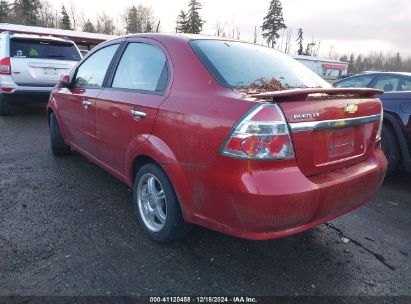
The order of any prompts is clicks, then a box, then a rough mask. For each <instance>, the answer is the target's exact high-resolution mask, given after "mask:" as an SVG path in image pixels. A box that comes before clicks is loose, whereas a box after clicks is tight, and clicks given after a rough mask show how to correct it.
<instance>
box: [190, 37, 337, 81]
mask: <svg viewBox="0 0 411 304" xmlns="http://www.w3.org/2000/svg"><path fill="white" fill-rule="evenodd" d="M190 45H191V47H192V48H193V49H194V51H195V52H196V54H197V55H198V56H199V58H200V59H201V61H202V62H203V64H204V65H205V66H206V68H207V69H208V70H209V71H210V73H211V74H213V76H214V77H215V78H216V79H217V80H218V81H219V83H220V84H221V85H223V86H225V87H233V88H241V87H248V86H250V85H252V84H253V83H255V82H258V81H260V80H261V79H264V80H267V81H271V80H272V79H275V80H277V81H279V82H280V83H281V84H282V86H283V87H284V88H329V87H331V85H330V84H328V83H327V82H326V81H325V80H323V79H322V78H321V77H319V76H318V75H317V74H315V73H314V72H312V71H311V70H310V69H308V68H306V67H305V66H304V65H302V64H301V63H299V62H297V61H296V60H295V59H293V58H291V57H290V56H288V55H285V54H283V53H281V52H279V51H276V50H273V49H270V48H268V47H264V46H259V45H253V44H249V43H242V42H232V41H222V40H192V41H191V42H190Z"/></svg>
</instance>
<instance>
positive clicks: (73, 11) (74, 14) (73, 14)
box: [68, 0, 79, 30]
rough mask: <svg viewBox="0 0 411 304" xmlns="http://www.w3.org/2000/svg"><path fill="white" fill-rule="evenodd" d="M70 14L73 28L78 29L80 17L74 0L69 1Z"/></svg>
mask: <svg viewBox="0 0 411 304" xmlns="http://www.w3.org/2000/svg"><path fill="white" fill-rule="evenodd" d="M68 14H69V16H70V18H71V22H72V25H73V29H74V30H76V29H77V26H78V19H79V17H78V12H77V8H76V5H75V4H74V2H73V0H70V2H69V6H68Z"/></svg>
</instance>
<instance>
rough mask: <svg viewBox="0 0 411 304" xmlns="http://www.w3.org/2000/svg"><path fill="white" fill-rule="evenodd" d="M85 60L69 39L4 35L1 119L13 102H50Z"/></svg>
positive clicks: (0, 69) (0, 37)
mask: <svg viewBox="0 0 411 304" xmlns="http://www.w3.org/2000/svg"><path fill="white" fill-rule="evenodd" d="M80 59H81V54H80V51H79V49H78V48H77V46H76V45H75V43H74V42H73V41H71V40H68V39H62V38H56V37H51V36H37V35H26V34H15V33H10V32H4V33H1V34H0V90H1V92H0V115H8V114H10V105H11V103H13V102H37V101H47V100H48V97H49V95H50V92H51V91H52V89H53V87H54V86H55V85H56V83H57V82H58V81H59V79H60V77H61V75H64V74H69V72H70V71H71V69H72V68H73V67H74V66H75V65H76V63H77V61H79V60H80Z"/></svg>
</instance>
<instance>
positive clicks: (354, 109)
mask: <svg viewBox="0 0 411 304" xmlns="http://www.w3.org/2000/svg"><path fill="white" fill-rule="evenodd" d="M357 111H358V106H357V105H356V104H347V105H346V106H345V107H344V112H345V113H349V114H354V113H356V112H357Z"/></svg>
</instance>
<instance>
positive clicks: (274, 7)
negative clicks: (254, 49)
mask: <svg viewBox="0 0 411 304" xmlns="http://www.w3.org/2000/svg"><path fill="white" fill-rule="evenodd" d="M286 28H287V26H286V25H285V23H284V17H283V8H282V6H281V2H280V0H271V2H270V8H269V9H268V14H267V16H265V17H264V22H263V25H262V26H261V29H262V30H263V38H264V39H265V40H266V41H267V44H268V45H271V47H272V48H274V46H275V43H276V41H275V40H276V39H278V38H279V37H280V35H279V34H278V32H279V31H280V30H282V29H286Z"/></svg>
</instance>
